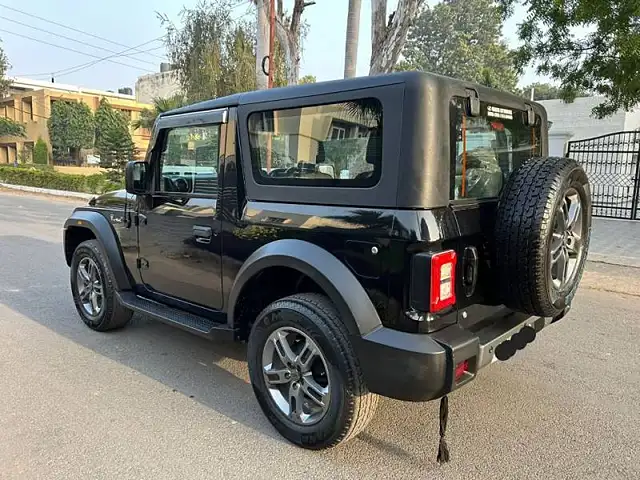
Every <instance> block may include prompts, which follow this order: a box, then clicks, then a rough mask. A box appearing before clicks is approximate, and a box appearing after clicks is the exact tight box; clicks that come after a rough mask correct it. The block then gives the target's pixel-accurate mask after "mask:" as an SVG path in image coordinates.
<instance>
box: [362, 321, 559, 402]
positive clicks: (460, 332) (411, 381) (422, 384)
mask: <svg viewBox="0 0 640 480" xmlns="http://www.w3.org/2000/svg"><path fill="white" fill-rule="evenodd" d="M565 313H566V312H565ZM562 316H564V314H563V315H562ZM562 316H560V317H558V318H556V319H551V318H543V317H538V318H536V317H530V316H528V315H526V314H520V313H515V312H514V313H512V314H510V315H509V316H507V317H504V318H502V319H500V321H497V322H495V323H493V324H492V325H490V326H487V327H485V328H483V329H479V330H476V331H469V330H465V329H463V328H462V327H460V326H459V325H451V326H450V327H447V328H444V329H442V330H440V331H438V332H435V333H433V334H428V335H427V334H416V333H405V332H398V331H396V330H392V329H389V328H385V327H382V328H378V329H376V330H375V331H373V332H371V333H370V334H368V335H366V336H364V337H362V338H359V339H357V340H356V342H355V347H356V352H357V354H358V358H359V359H360V366H361V368H362V371H363V374H364V377H365V381H366V382H367V386H368V388H369V390H370V391H372V392H374V393H378V394H380V395H383V396H385V397H390V398H396V399H398V400H406V401H415V402H420V401H427V400H433V399H436V398H439V397H441V396H443V395H446V394H447V393H449V392H451V391H453V390H456V389H458V388H460V387H462V386H463V385H466V384H467V383H469V382H471V381H472V380H473V379H474V378H475V376H476V374H477V373H478V371H479V370H480V369H482V368H484V367H486V366H487V365H489V364H491V363H492V362H494V361H495V360H497V359H507V358H509V357H511V356H513V354H515V352H516V351H517V350H521V349H522V348H524V347H525V346H526V344H528V343H530V341H532V340H533V339H535V334H537V333H538V332H539V331H540V330H542V329H543V328H545V327H547V326H548V325H549V324H551V323H553V322H554V321H556V320H559V319H560V318H562ZM498 357H499V358H498ZM465 360H466V361H467V362H468V367H467V370H466V372H465V373H464V374H463V375H462V376H461V377H460V378H459V379H458V380H457V381H456V379H455V368H456V365H458V364H460V363H461V362H464V361H465Z"/></svg>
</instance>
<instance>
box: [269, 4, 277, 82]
mask: <svg viewBox="0 0 640 480" xmlns="http://www.w3.org/2000/svg"><path fill="white" fill-rule="evenodd" d="M269 3H270V5H269V88H273V72H274V70H275V69H276V68H275V67H276V61H275V53H276V50H275V46H274V37H275V33H276V5H275V0H270V2H269Z"/></svg>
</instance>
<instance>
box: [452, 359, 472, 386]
mask: <svg viewBox="0 0 640 480" xmlns="http://www.w3.org/2000/svg"><path fill="white" fill-rule="evenodd" d="M468 370H469V360H465V361H464V362H460V363H459V364H458V365H456V373H455V377H456V382H457V381H458V380H460V379H461V378H462V377H463V376H464V374H465V373H466V372H467V371H468Z"/></svg>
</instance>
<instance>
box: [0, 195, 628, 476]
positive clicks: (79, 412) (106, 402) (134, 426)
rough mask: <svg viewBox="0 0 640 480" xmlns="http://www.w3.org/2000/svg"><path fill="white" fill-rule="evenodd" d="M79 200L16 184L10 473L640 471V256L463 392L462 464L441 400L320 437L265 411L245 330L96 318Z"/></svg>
mask: <svg viewBox="0 0 640 480" xmlns="http://www.w3.org/2000/svg"><path fill="white" fill-rule="evenodd" d="M73 206H74V202H71V201H61V200H58V199H53V198H42V197H34V196H27V195H16V194H8V193H3V192H0V478H2V479H9V478H11V479H21V480H24V479H32V478H46V479H65V480H67V479H76V478H78V479H94V478H96V479H102V478H104V479H116V478H117V479H128V478H131V479H146V478H149V479H154V480H158V479H164V478H176V479H185V478H188V479H190V480H194V479H200V478H247V479H248V478H250V479H257V478H278V479H285V478H295V479H298V480H300V479H302V478H304V479H307V478H363V479H364V478H366V479H369V478H421V479H430V478H443V479H464V480H469V479H476V478H478V479H480V478H482V479H492V480H494V479H529V478H530V479H581V480H582V479H587V478H595V479H617V478H628V479H637V478H640V456H638V454H637V452H638V450H639V448H640V435H639V432H640V401H639V400H638V399H639V398H640V374H639V370H640V367H639V365H640V341H639V338H640V321H639V317H640V297H638V296H637V295H638V294H637V292H640V280H639V278H640V270H637V269H625V268H620V267H612V266H607V265H601V264H594V265H590V267H589V272H588V273H587V274H586V276H585V280H584V283H583V287H582V288H581V291H580V292H579V294H578V296H577V298H576V301H575V304H574V309H573V310H572V313H571V314H570V316H569V317H567V318H566V319H564V320H562V321H561V322H559V323H558V324H556V325H554V326H552V327H550V328H549V329H547V330H545V331H544V332H543V333H542V334H541V335H539V336H538V340H536V342H534V343H533V344H532V345H531V346H529V347H528V348H527V349H526V350H525V351H523V352H519V353H518V354H517V356H516V357H515V358H514V359H512V360H510V361H509V362H506V363H497V364H494V365H492V366H490V367H488V368H487V369H485V370H484V371H483V372H482V373H481V374H480V375H479V378H478V379H477V380H476V381H475V382H474V383H473V384H472V385H470V386H468V387H465V388H464V389H462V390H461V391H459V392H456V393H454V394H453V395H451V397H450V411H451V414H450V417H449V430H448V440H449V445H450V448H451V452H452V461H451V463H450V464H447V465H444V466H439V465H438V464H437V463H436V462H435V456H436V455H435V454H436V446H437V438H438V437H437V429H438V425H437V416H438V415H437V411H438V405H437V403H434V402H432V403H427V404H412V403H403V402H398V401H392V400H384V401H383V402H382V404H381V406H380V409H379V411H378V414H377V416H376V418H375V419H374V421H373V422H372V423H371V425H370V427H369V428H368V429H367V431H366V432H365V433H364V434H362V435H361V436H360V437H358V438H357V439H355V440H354V441H352V442H350V443H348V444H346V445H344V446H342V447H339V448H336V449H333V450H331V451H326V452H309V451H305V450H302V449H299V448H296V447H293V446H291V445H290V444H288V443H286V442H285V441H283V440H282V439H281V438H280V437H279V436H278V434H277V433H276V432H275V431H274V429H273V428H272V427H271V426H270V424H269V423H268V422H267V421H266V420H265V418H264V417H263V416H262V413H261V412H260V410H259V407H258V405H257V403H256V401H255V399H254V397H253V392H252V390H251V387H250V385H249V384H248V381H247V369H246V366H245V364H244V362H243V360H242V359H243V357H244V355H245V350H244V347H243V346H238V345H231V344H225V343H223V342H222V341H219V342H209V341H206V340H202V339H199V338H196V337H193V336H191V335H189V334H187V333H184V332H181V331H178V330H175V329H172V328H170V327H167V326H164V325H162V324H158V323H155V322H152V321H149V320H146V319H143V318H134V321H133V323H132V324H131V325H130V326H128V327H127V328H126V329H124V330H121V331H118V332H113V333H108V334H100V333H96V332H92V331H90V330H89V329H88V328H86V327H85V326H84V325H83V324H82V322H81V321H80V319H79V318H78V316H77V314H76V312H75V310H74V307H73V304H72V301H71V296H70V292H69V285H68V283H69V282H68V268H67V266H66V265H65V263H64V258H63V254H62V246H61V233H62V230H61V226H62V223H63V221H64V219H65V217H66V216H67V215H68V214H69V212H70V211H71V210H72V208H73ZM624 291H627V292H629V293H632V294H635V295H628V294H623V293H619V292H624Z"/></svg>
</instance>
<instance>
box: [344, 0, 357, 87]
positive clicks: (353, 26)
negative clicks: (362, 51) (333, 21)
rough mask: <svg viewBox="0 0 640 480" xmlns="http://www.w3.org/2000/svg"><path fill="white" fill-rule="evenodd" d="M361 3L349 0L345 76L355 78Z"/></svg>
mask: <svg viewBox="0 0 640 480" xmlns="http://www.w3.org/2000/svg"><path fill="white" fill-rule="evenodd" d="M360 4H361V1H360V0H349V12H348V13H347V39H346V41H345V46H344V78H353V77H355V76H356V64H357V63H358V36H359V33H360Z"/></svg>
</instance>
